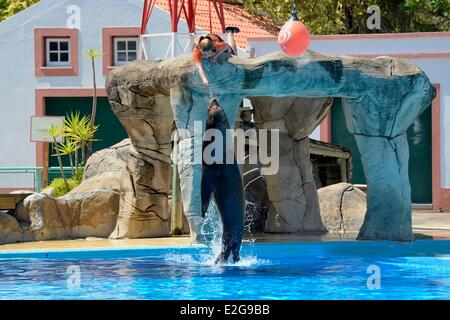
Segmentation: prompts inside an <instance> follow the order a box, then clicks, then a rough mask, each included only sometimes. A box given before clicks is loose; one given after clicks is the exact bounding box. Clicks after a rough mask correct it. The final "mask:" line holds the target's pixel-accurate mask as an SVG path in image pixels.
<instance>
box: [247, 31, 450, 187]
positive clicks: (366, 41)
mask: <svg viewBox="0 0 450 320" xmlns="http://www.w3.org/2000/svg"><path fill="white" fill-rule="evenodd" d="M249 46H250V47H253V48H255V54H256V55H257V56H260V55H263V54H267V53H271V52H275V51H279V46H278V44H277V41H276V38H250V39H249ZM310 49H312V50H315V51H318V52H321V53H323V54H330V55H334V54H336V55H337V54H344V55H354V56H368V57H371V56H380V55H389V56H395V57H399V58H402V59H406V60H409V61H411V62H413V63H415V64H417V65H418V66H419V67H420V68H422V70H423V71H424V72H425V73H426V74H427V75H428V77H429V78H430V81H431V82H432V83H433V84H439V85H440V127H441V137H440V138H441V139H440V147H441V159H440V160H441V161H440V163H441V165H440V174H441V177H440V178H441V179H440V184H441V188H449V187H450V111H449V110H450V77H449V74H450V32H440V33H412V34H388V35H384V34H376V35H339V36H313V37H312V41H311V46H310ZM318 132H319V131H318V129H316V130H315V132H314V133H313V135H312V137H313V138H315V139H317V137H318V136H319V133H318Z"/></svg>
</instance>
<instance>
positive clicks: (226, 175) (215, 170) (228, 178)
mask: <svg viewBox="0 0 450 320" xmlns="http://www.w3.org/2000/svg"><path fill="white" fill-rule="evenodd" d="M229 128H230V126H229V124H228V121H227V118H226V115H225V112H224V111H223V109H222V107H220V105H219V104H218V102H217V100H215V99H213V100H211V102H210V104H209V107H208V120H207V122H206V128H205V129H206V130H208V129H217V130H219V131H220V132H221V133H222V135H221V138H222V139H223V150H222V151H223V153H222V155H223V158H222V160H223V161H221V162H222V163H217V162H220V161H217V162H214V163H212V164H211V163H210V164H207V163H206V162H205V153H203V157H202V158H203V175H202V184H201V197H202V216H203V217H204V215H205V213H206V211H207V210H208V206H209V202H210V200H211V196H212V195H214V200H215V202H216V205H217V208H218V210H219V213H220V218H221V220H222V225H223V236H222V252H221V253H220V255H219V256H218V257H217V259H216V264H217V263H225V262H226V261H227V260H228V257H229V256H230V253H232V254H233V262H238V261H239V252H240V249H241V243H242V237H243V235H244V202H245V201H244V187H243V184H242V177H241V172H240V170H239V167H238V165H237V163H236V159H235V157H234V154H233V155H232V157H231V158H232V159H233V161H232V163H226V161H225V160H226V137H227V135H226V131H227V129H229ZM213 142H214V141H204V142H203V151H205V148H206V147H207V146H208V145H210V144H211V143H213Z"/></svg>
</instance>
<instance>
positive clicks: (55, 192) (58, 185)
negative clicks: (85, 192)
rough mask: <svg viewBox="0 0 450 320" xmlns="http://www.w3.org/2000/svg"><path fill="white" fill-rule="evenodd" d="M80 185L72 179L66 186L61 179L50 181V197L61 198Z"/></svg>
mask: <svg viewBox="0 0 450 320" xmlns="http://www.w3.org/2000/svg"><path fill="white" fill-rule="evenodd" d="M79 184H80V181H78V180H74V179H68V180H67V185H66V184H65V183H64V181H63V179H62V178H57V179H54V180H53V181H52V183H51V184H50V186H49V187H50V188H51V189H52V196H54V197H62V196H64V195H66V194H67V193H69V192H70V190H72V189H74V188H76V187H77V186H78V185H79Z"/></svg>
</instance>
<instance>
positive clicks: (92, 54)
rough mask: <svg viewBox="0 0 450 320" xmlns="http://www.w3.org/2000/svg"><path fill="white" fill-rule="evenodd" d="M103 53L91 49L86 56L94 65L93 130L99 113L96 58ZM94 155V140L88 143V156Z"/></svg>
mask: <svg viewBox="0 0 450 320" xmlns="http://www.w3.org/2000/svg"><path fill="white" fill-rule="evenodd" d="M102 55H103V53H102V52H100V51H97V50H94V49H89V50H88V52H86V57H87V58H88V59H89V60H90V61H91V66H92V91H93V92H92V110H91V123H90V125H91V130H92V129H94V126H95V116H96V114H97V81H96V79H95V59H96V58H98V57H101V56H102ZM91 155H92V141H89V143H88V158H89V157H90V156H91Z"/></svg>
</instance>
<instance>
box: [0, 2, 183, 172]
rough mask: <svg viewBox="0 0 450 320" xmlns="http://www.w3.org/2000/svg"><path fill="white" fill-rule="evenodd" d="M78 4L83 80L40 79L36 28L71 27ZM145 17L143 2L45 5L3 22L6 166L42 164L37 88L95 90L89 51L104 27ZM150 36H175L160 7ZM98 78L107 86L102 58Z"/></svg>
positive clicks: (0, 71)
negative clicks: (33, 137) (34, 131)
mask: <svg viewBox="0 0 450 320" xmlns="http://www.w3.org/2000/svg"><path fill="white" fill-rule="evenodd" d="M72 5H76V6H78V7H79V8H80V14H81V25H80V30H79V58H80V60H79V74H78V76H67V77H35V74H34V72H35V65H34V57H35V52H34V28H65V27H66V25H67V24H66V21H67V19H68V17H69V16H70V13H67V8H68V7H69V6H72ZM141 14H142V0H95V1H93V0H41V1H40V2H39V3H38V4H36V5H34V6H32V7H30V8H28V9H27V10H24V11H22V12H20V13H19V14H17V15H15V16H13V17H11V18H9V19H7V20H5V21H3V22H2V23H0V43H1V50H0V97H1V99H0V111H1V116H0V133H1V134H0V167H8V166H9V167H23V166H35V165H36V146H35V143H33V142H30V118H31V116H32V115H34V114H35V89H36V88H81V87H84V88H91V87H92V78H91V77H92V75H91V65H90V61H89V60H88V59H86V58H85V57H84V55H85V52H86V51H88V50H89V49H91V48H92V49H96V50H101V49H102V28H103V27H130V26H134V27H138V26H140V22H141ZM185 31H187V26H186V24H185V23H180V32H185ZM148 32H149V33H163V32H170V18H169V14H168V13H167V12H165V11H162V10H160V9H159V8H156V7H155V8H154V11H153V14H152V17H151V19H150V22H149V25H148ZM160 48H161V47H160V46H155V50H159V49H160ZM161 50H163V49H162V48H161ZM164 50H165V49H164ZM156 54H160V53H159V52H156ZM96 74H97V84H98V87H100V88H101V87H104V82H105V79H104V76H103V73H102V59H101V58H98V59H97V61H96Z"/></svg>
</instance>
